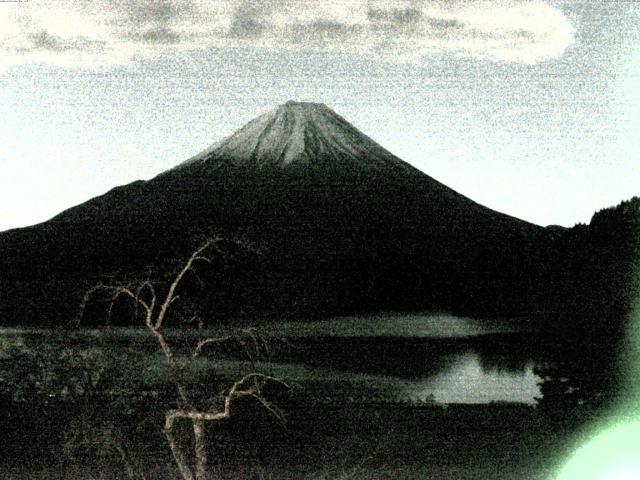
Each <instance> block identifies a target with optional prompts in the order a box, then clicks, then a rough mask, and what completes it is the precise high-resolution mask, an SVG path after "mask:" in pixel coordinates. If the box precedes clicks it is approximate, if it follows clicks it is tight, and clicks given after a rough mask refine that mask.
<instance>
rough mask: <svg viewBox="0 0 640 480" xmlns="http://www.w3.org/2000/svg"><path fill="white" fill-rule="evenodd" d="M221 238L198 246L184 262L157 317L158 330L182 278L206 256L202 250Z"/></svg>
mask: <svg viewBox="0 0 640 480" xmlns="http://www.w3.org/2000/svg"><path fill="white" fill-rule="evenodd" d="M220 240H221V239H220V238H214V239H212V240H208V241H207V242H205V243H204V244H202V245H201V246H200V248H198V249H197V250H196V251H195V252H193V254H191V257H189V260H187V262H186V263H185V264H184V266H183V267H182V269H181V270H180V271H179V272H178V274H177V275H176V276H175V278H174V280H173V282H171V285H170V286H169V292H168V293H167V296H166V298H165V300H164V302H163V303H162V306H161V307H160V312H159V313H158V316H157V317H156V321H155V325H154V328H155V329H156V330H158V329H159V328H160V327H161V326H162V322H163V321H164V317H165V315H166V313H167V309H168V308H169V305H171V302H172V301H173V299H174V297H175V291H176V288H177V287H178V285H179V284H180V282H181V281H182V278H183V277H184V276H185V274H186V273H187V272H188V271H189V270H190V269H191V268H192V266H193V264H194V262H195V261H197V260H202V259H204V258H205V257H203V256H202V255H201V254H202V252H204V251H205V250H206V249H207V248H209V247H211V246H212V245H216V244H217V243H218V242H219V241H220ZM218 250H219V249H218Z"/></svg>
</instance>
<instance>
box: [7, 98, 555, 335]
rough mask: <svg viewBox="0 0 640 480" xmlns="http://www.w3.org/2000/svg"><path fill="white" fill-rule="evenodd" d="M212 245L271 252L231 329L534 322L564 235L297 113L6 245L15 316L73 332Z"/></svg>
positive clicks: (218, 289) (240, 297)
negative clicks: (426, 318)
mask: <svg viewBox="0 0 640 480" xmlns="http://www.w3.org/2000/svg"><path fill="white" fill-rule="evenodd" d="M213 234H217V235H223V236H225V237H228V238H230V239H234V238H240V239H242V240H243V241H244V242H246V243H248V244H251V245H252V246H254V247H255V248H256V249H257V250H259V251H260V255H259V256H258V258H253V257H252V258H251V260H249V259H244V260H242V261H239V263H238V264H237V265H235V267H233V269H232V270H229V271H225V273H224V274H221V276H220V277H218V278H217V280H216V281H217V283H216V284H215V288H214V290H215V291H214V292H212V294H211V298H212V299H213V300H212V301H211V307H212V308H214V307H215V311H216V315H217V317H218V318H217V319H218V320H220V319H222V318H224V317H229V318H231V317H234V316H237V315H238V314H239V312H245V313H246V312H251V314H252V315H254V316H261V315H268V314H274V315H280V314H292V313H300V314H304V315H307V316H309V315H310V316H321V315H324V314H330V313H331V314H334V313H345V312H354V311H366V310H377V309H426V308H433V309H445V310H449V311H459V312H464V313H472V314H477V315H488V316H493V317H498V316H514V315H515V316H521V315H525V314H527V313H528V312H529V311H530V308H531V305H532V303H533V302H534V301H535V298H536V297H535V291H536V282H537V281H538V280H537V279H536V275H537V273H536V271H537V270H536V268H537V267H536V265H538V264H539V263H540V261H541V255H543V254H544V253H543V252H544V249H543V248H541V245H544V244H545V243H546V242H549V241H551V239H552V237H553V236H554V235H555V234H553V232H550V231H547V230H545V229H543V228H541V227H538V226H535V225H532V224H529V223H527V222H524V221H521V220H518V219H515V218H512V217H509V216H507V215H504V214H501V213H498V212H495V211H493V210H490V209H487V208H485V207H482V206H480V205H478V204H477V203H475V202H473V201H471V200H470V199H468V198H466V197H464V196H462V195H460V194H458V193H456V192H455V191H453V190H451V189H450V188H448V187H446V186H445V185H443V184H441V183H439V182H437V181H436V180H434V179H433V178H431V177H429V176H427V175H425V174H423V173H422V172H420V171H418V170H416V169H415V168H413V167H411V166H410V165H408V164H407V163H405V162H403V161H402V160H400V159H398V158H397V157H395V156H394V155H393V154H391V153H389V152H388V151H387V150H385V149H384V148H382V147H381V146H379V145H378V144H376V143H375V142H374V141H373V140H371V139H370V138H369V137H367V136H366V135H364V134H362V133H361V132H359V131H358V130H357V129H355V128H354V127H353V126H351V125H350V124H349V123H348V122H347V121H346V120H344V119H343V118H342V117H340V116H339V115H337V114H336V113H334V112H333V111H332V110H330V109H329V108H327V107H326V106H324V105H319V104H308V103H295V102H288V103H287V104H285V105H282V106H280V107H278V108H277V109H275V110H273V111H271V112H268V113H266V114H265V115H263V116H261V117H258V118H257V119H255V120H253V121H252V122H250V123H249V124H247V125H246V126H245V127H243V128H241V129H240V130H239V131H238V132H236V133H235V134H233V135H232V136H230V137H228V138H227V139H224V140H222V141H221V142H218V143H216V144H214V145H213V146H212V147H210V148H209V149H207V150H205V151H204V152H202V153H201V154H199V155H197V156H196V157H193V158H191V159H189V160H187V161H186V162H184V163H182V164H180V165H178V166H177V167H175V168H173V169H171V170H169V171H167V172H165V173H163V174H161V175H159V176H158V177H156V178H154V179H152V180H150V181H147V182H134V183H132V184H129V185H126V186H123V187H118V188H116V189H114V190H112V191H110V192H108V193H107V194H105V195H103V196H101V197H97V198H94V199H92V200H90V201H88V202H86V203H84V204H82V205H79V206H77V207H74V208H71V209H69V210H67V211H65V212H62V213H61V214H60V215H58V216H56V217H54V218H53V219H51V220H50V221H48V222H45V223H43V224H40V225H36V226H33V227H29V228H26V229H20V230H14V231H9V232H5V233H3V234H0V249H1V250H2V252H3V253H4V254H3V256H2V259H0V268H1V271H2V273H1V274H0V284H1V285H0V286H2V288H3V289H4V291H5V292H6V295H5V296H4V297H3V298H2V299H0V302H1V304H0V315H2V317H3V318H5V319H7V321H8V322H11V323H43V322H49V323H60V322H64V321H65V320H66V319H68V318H70V317H71V316H72V313H73V310H74V308H75V305H77V303H78V300H79V297H80V296H81V294H82V291H83V289H86V288H87V286H88V285H91V284H93V283H96V282H98V281H100V280H101V279H104V278H105V277H114V276H115V277H119V276H125V275H135V274H136V272H140V271H144V269H145V267H147V266H149V265H152V266H154V267H155V268H156V269H167V268H170V266H171V261H172V260H174V259H177V258H182V257H184V256H185V255H187V254H188V252H189V251H190V249H192V248H193V246H194V242H197V239H198V238H201V237H203V236H207V235H213ZM214 300H215V301H214Z"/></svg>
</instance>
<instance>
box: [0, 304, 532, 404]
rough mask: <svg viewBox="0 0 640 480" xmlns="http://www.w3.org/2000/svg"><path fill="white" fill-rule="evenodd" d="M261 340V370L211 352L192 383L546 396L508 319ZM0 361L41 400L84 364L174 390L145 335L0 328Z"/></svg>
mask: <svg viewBox="0 0 640 480" xmlns="http://www.w3.org/2000/svg"><path fill="white" fill-rule="evenodd" d="M219 333H220V332H219V331H208V332H207V334H208V335H213V334H219ZM256 333H257V334H259V335H263V336H265V337H266V338H269V339H271V340H270V341H269V343H270V344H271V345H270V347H269V355H268V357H263V358H261V359H260V360H261V361H260V362H259V366H256V364H255V363H254V362H251V361H247V360H246V359H242V358H241V357H242V355H240V354H239V352H237V351H234V350H225V351H221V352H215V353H217V354H218V355H213V353H214V352H207V355H205V356H203V357H202V358H199V359H198V360H197V361H196V362H192V364H191V365H190V367H189V368H188V371H189V376H190V381H191V382H192V383H193V384H194V385H195V384H197V383H198V382H203V383H206V382H207V378H209V377H211V376H212V375H222V376H225V377H228V378H233V377H234V376H236V375H240V374H242V373H247V372H249V371H252V369H256V368H258V369H260V370H261V371H266V372H268V373H270V374H272V375H275V376H278V377H280V378H282V379H284V380H285V381H287V382H288V383H290V384H292V385H293V386H294V387H296V388H297V389H299V390H300V391H307V392H318V393H317V395H318V397H319V398H321V399H325V400H327V399H329V400H330V399H335V398H336V397H340V398H343V399H344V398H353V399H358V400H362V401H372V400H374V401H393V402H398V401H399V402H412V403H416V402H417V403H420V402H429V403H431V402H436V403H447V404H448V403H491V402H518V403H526V404H534V403H535V398H536V397H538V396H539V395H540V390H539V387H538V382H539V381H540V380H541V379H540V378H539V377H538V376H537V375H536V374H535V373H534V366H535V364H536V360H534V357H535V354H534V353H532V352H531V351H530V349H529V348H528V347H527V346H524V345H523V343H524V342H529V343H530V337H529V336H528V335H522V334H521V333H518V332H517V331H516V329H515V328H514V326H513V325H510V324H508V323H505V322H503V323H502V324H500V323H496V322H493V323H492V324H489V323H488V322H482V321H479V320H475V319H469V318H462V317H455V316H451V315H444V314H398V313H385V314H377V315H372V316H359V317H341V318H333V319H328V320H325V321H318V322H307V323H304V322H279V323H273V324H269V325H266V326H262V327H260V328H259V329H257V332H256ZM168 338H169V340H170V341H174V342H175V343H176V345H180V346H183V345H186V344H188V343H189V342H192V339H193V334H191V333H185V332H182V331H175V330H174V331H171V332H170V333H168ZM192 343H193V342H192ZM0 362H1V364H0V371H2V378H1V379H0V380H1V381H4V382H5V383H6V382H10V381H11V380H9V379H10V378H12V377H14V376H15V377H16V381H18V379H17V377H20V376H21V378H22V379H23V380H22V381H24V375H25V372H28V374H29V375H30V376H31V377H32V378H33V380H32V381H33V383H34V385H35V384H36V383H37V384H38V388H39V389H40V390H42V391H43V394H46V395H54V396H55V395H64V394H68V391H69V388H71V387H70V386H69V385H68V383H69V382H71V383H73V382H75V381H76V380H73V378H72V377H74V375H76V373H74V372H75V370H77V368H78V366H79V365H80V364H81V365H80V366H81V367H82V368H84V369H88V370H91V369H96V370H97V371H100V372H102V373H101V374H102V375H103V376H104V377H109V376H113V377H117V378H111V379H109V383H110V384H112V386H113V388H114V389H116V390H120V391H130V392H140V393H141V394H142V392H145V391H153V390H154V389H158V388H160V386H162V385H164V384H167V383H170V381H169V376H170V372H168V371H167V370H166V368H164V364H163V359H162V358H161V357H160V356H159V355H158V352H157V349H156V347H155V344H154V343H153V340H152V339H151V338H150V337H149V336H148V334H147V333H146V331H145V330H144V329H143V328H139V329H137V328H110V329H87V330H78V331H73V332H64V331H60V330H38V329H3V330H0ZM47 364H49V367H50V368H47V367H46V365H47ZM43 365H45V367H43ZM65 365H67V366H68V370H69V373H68V375H67V376H69V378H68V379H65V378H58V379H54V378H53V377H55V376H56V375H57V376H60V377H65V368H66V367H65ZM47 370H51V371H53V370H55V372H56V373H55V375H54V374H53V373H51V372H50V373H47ZM31 377H29V378H31ZM40 377H43V378H40ZM47 382H49V383H51V385H50V386H48V387H47V386H46V385H47ZM34 385H31V386H28V388H29V389H33V388H36V387H35V386H34ZM25 388H26V387H25ZM47 389H49V390H51V391H50V392H46V390H47ZM65 392H66V393H65Z"/></svg>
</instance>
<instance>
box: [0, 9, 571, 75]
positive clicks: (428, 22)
mask: <svg viewBox="0 0 640 480" xmlns="http://www.w3.org/2000/svg"><path fill="white" fill-rule="evenodd" d="M573 42H574V29H573V27H572V25H571V22H570V21H569V19H568V18H567V17H566V16H565V15H564V14H563V13H562V11H560V10H559V9H557V8H554V7H552V6H551V5H549V4H547V3H545V2H544V1H542V0H521V1H505V0H484V1H479V0H475V1H474V0H470V1H461V0H391V1H381V0H305V1H296V0H270V1H268V0H267V1H264V0H263V1H250V0H212V1H203V0H199V1H198V0H180V1H179V0H153V1H151V0H147V1H144V0H115V1H109V2H105V1H90V0H75V1H72V0H67V1H64V0H62V1H60V0H59V1H51V0H31V1H25V2H0V67H2V66H4V67H6V66H10V65H15V64H21V63H28V62H45V63H52V64H57V65H63V66H69V67H85V68H103V67H109V66H113V65H122V64H127V63H130V62H131V61H132V60H133V59H134V58H135V57H136V56H143V57H145V56H153V55H158V54H161V53H163V52H167V51H169V52H171V51H188V50H198V49H206V48H210V47H225V46H228V47H238V46H246V47H250V48H251V47H252V48H264V49H269V50H308V51H337V52H357V53H360V54H363V55H367V54H369V55H384V56H387V57H389V58H393V59H398V60H400V61H402V60H412V59H415V58H417V57H421V56H424V55H428V54H432V53H450V54H455V55H461V56H470V57H476V58H485V59H492V60H497V61H505V62H519V63H527V64H531V63H536V62H539V61H543V60H547V59H551V58H556V57H559V56H561V55H562V54H563V52H564V51H565V50H566V49H567V48H568V47H569V46H570V45H572V44H573Z"/></svg>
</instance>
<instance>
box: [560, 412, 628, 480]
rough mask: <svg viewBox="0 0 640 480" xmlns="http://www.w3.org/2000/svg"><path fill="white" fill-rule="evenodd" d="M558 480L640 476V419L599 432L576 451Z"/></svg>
mask: <svg viewBox="0 0 640 480" xmlns="http://www.w3.org/2000/svg"><path fill="white" fill-rule="evenodd" d="M557 480H640V421H634V422H629V423H627V422H623V423H621V424H618V425H614V426H612V427H610V428H609V429H606V430H605V431H604V432H602V433H600V434H598V435H596V436H595V437H594V438H592V439H591V440H590V441H589V442H588V443H587V444H586V445H584V446H583V447H581V448H579V449H578V450H577V451H576V452H575V454H574V455H573V457H572V458H571V460H570V461H569V462H568V463H567V464H566V465H565V466H564V468H563V469H562V471H561V473H560V475H559V476H558V477H557Z"/></svg>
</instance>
